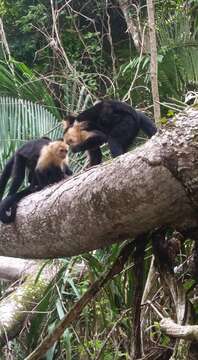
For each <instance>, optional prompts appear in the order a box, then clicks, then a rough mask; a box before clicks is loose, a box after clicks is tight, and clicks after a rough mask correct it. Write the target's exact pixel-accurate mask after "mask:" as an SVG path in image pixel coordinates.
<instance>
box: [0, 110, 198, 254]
mask: <svg viewBox="0 0 198 360" xmlns="http://www.w3.org/2000/svg"><path fill="white" fill-rule="evenodd" d="M197 134H198V111H197V110H192V109H191V110H189V111H188V112H186V113H183V114H180V115H178V116H177V121H176V120H174V122H173V121H172V123H170V124H168V125H167V126H166V127H164V129H163V130H160V132H159V133H158V134H156V135H155V136H154V137H153V138H152V139H150V140H149V141H148V142H147V143H146V144H145V145H143V146H141V147H139V148H137V149H135V150H134V151H132V152H129V153H127V154H125V155H123V156H120V157H118V158H117V159H114V160H112V161H111V162H107V163H104V164H102V165H101V166H97V167H93V168H91V169H89V170H87V171H85V172H84V173H83V174H80V175H77V176H74V177H72V178H71V179H70V180H66V181H63V182H60V183H58V184H56V185H54V186H51V187H48V188H47V189H45V190H43V191H41V192H37V193H35V194H32V195H30V196H28V197H27V198H25V199H23V200H22V201H21V203H20V205H19V208H18V212H17V218H16V221H15V223H14V224H11V225H3V224H1V225H0V249H1V255H3V256H14V257H23V258H55V257H60V256H72V255H77V254H80V253H83V252H86V251H89V250H93V249H97V248H101V247H104V246H106V245H109V244H111V243H113V242H118V241H122V240H124V239H126V238H128V237H129V238H134V237H136V236H137V235H139V234H141V233H143V232H147V231H150V230H152V229H153V228H156V227H160V226H162V225H166V224H171V225H172V226H173V227H174V228H178V229H179V230H182V229H189V228H195V227H197V226H198V219H197V208H198V191H197V188H198V166H197V165H198V151H197ZM48 244H50V246H47V245H48Z"/></svg>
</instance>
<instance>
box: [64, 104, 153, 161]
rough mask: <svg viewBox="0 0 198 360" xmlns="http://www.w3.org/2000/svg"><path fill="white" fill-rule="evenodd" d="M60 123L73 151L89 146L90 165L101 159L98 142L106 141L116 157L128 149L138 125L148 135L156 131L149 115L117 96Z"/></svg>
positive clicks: (65, 138) (100, 143)
mask: <svg viewBox="0 0 198 360" xmlns="http://www.w3.org/2000/svg"><path fill="white" fill-rule="evenodd" d="M63 124H64V140H65V142H66V143H67V144H68V145H70V146H71V149H72V151H73V152H79V151H84V150H88V152H89V156H90V165H96V164H99V163H100V162H101V161H102V154H101V150H100V145H102V144H104V143H105V142H107V143H108V145H109V148H110V151H111V154H112V157H116V156H119V155H121V154H124V153H125V152H127V150H128V148H129V146H130V145H131V144H132V143H133V140H134V139H135V137H136V136H137V134H138V131H139V130H140V129H142V130H143V131H144V132H145V133H146V134H147V135H148V136H149V137H151V136H152V135H154V134H155V133H156V131H157V128H156V126H155V124H154V122H153V121H152V120H151V119H150V118H149V117H148V116H146V115H145V114H144V113H142V112H140V111H136V110H135V109H133V108H132V107H131V106H129V105H128V104H126V103H123V102H120V101H116V100H107V101H106V100H103V101H101V102H99V103H97V104H96V105H94V106H92V107H91V108H89V109H87V110H85V111H83V112H82V113H80V114H79V115H78V116H76V117H73V116H69V117H68V118H67V119H66V120H65V121H64V122H63Z"/></svg>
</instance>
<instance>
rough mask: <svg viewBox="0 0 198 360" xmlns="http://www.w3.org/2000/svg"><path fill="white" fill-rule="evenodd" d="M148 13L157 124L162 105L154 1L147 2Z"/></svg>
mask: <svg viewBox="0 0 198 360" xmlns="http://www.w3.org/2000/svg"><path fill="white" fill-rule="evenodd" d="M147 11H148V26H149V38H150V54H151V65H150V71H151V88H152V96H153V107H154V118H155V122H156V124H158V122H159V120H160V103H159V90H158V78H157V72H158V66H157V42H156V33H155V6H154V4H153V0H147Z"/></svg>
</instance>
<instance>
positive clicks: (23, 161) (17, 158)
mask: <svg viewBox="0 0 198 360" xmlns="http://www.w3.org/2000/svg"><path fill="white" fill-rule="evenodd" d="M50 143H51V144H53V143H54V144H56V143H57V144H61V145H62V146H63V152H64V151H65V150H64V143H63V142H62V141H61V140H60V141H59V140H58V141H54V142H53V141H52V140H50V139H49V138H46V137H43V138H41V139H37V140H30V141H28V142H27V143H25V144H24V145H23V146H21V147H20V148H19V149H17V151H16V152H15V153H14V155H13V156H12V157H11V158H10V160H8V162H7V164H6V165H5V168H4V170H3V172H2V174H1V177H0V199H2V197H3V194H4V190H5V186H6V184H7V182H8V179H9V178H10V177H12V182H11V185H10V189H9V192H8V195H12V194H15V193H16V192H17V190H18V189H19V187H20V186H21V184H22V182H23V180H24V178H25V170H26V168H27V169H28V171H29V175H28V181H29V183H31V182H32V177H33V174H34V171H35V168H36V165H37V162H38V159H39V157H40V154H41V150H42V149H43V148H44V146H45V145H48V144H50ZM52 148H54V149H55V148H56V147H55V146H54V147H53V146H52ZM49 149H51V148H49ZM57 149H58V150H59V151H61V150H60V149H59V146H58V147H57ZM65 155H66V154H65ZM64 171H65V174H66V175H71V170H70V169H69V167H68V166H67V164H65V168H64Z"/></svg>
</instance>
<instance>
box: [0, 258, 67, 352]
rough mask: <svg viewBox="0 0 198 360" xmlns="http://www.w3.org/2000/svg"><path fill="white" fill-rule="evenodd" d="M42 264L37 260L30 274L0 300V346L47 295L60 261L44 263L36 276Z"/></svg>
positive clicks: (17, 331)
mask: <svg viewBox="0 0 198 360" xmlns="http://www.w3.org/2000/svg"><path fill="white" fill-rule="evenodd" d="M43 265H44V262H43V261H37V265H34V269H33V268H32V274H29V275H27V277H26V279H25V281H24V282H23V283H21V284H20V285H19V286H18V287H17V289H16V290H14V291H13V292H12V293H11V294H9V295H8V296H6V297H5V298H4V299H3V300H1V302H0V345H1V346H2V345H4V344H5V343H6V342H7V341H8V340H11V339H13V338H14V337H15V336H16V335H17V334H18V333H19V332H20V330H21V328H22V326H23V323H24V321H25V320H26V319H27V316H29V317H30V318H32V317H33V316H34V314H35V313H36V312H37V307H38V305H39V304H40V303H41V301H42V299H43V298H44V297H45V296H47V295H48V294H47V291H49V285H50V283H51V282H52V281H53V280H54V278H55V277H56V275H57V273H58V271H59V270H60V267H61V262H59V261H56V262H53V263H50V264H46V266H45V267H44V268H43V269H42V271H41V273H40V275H39V276H38V272H39V270H41V268H42V266H43ZM33 270H34V271H33Z"/></svg>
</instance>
